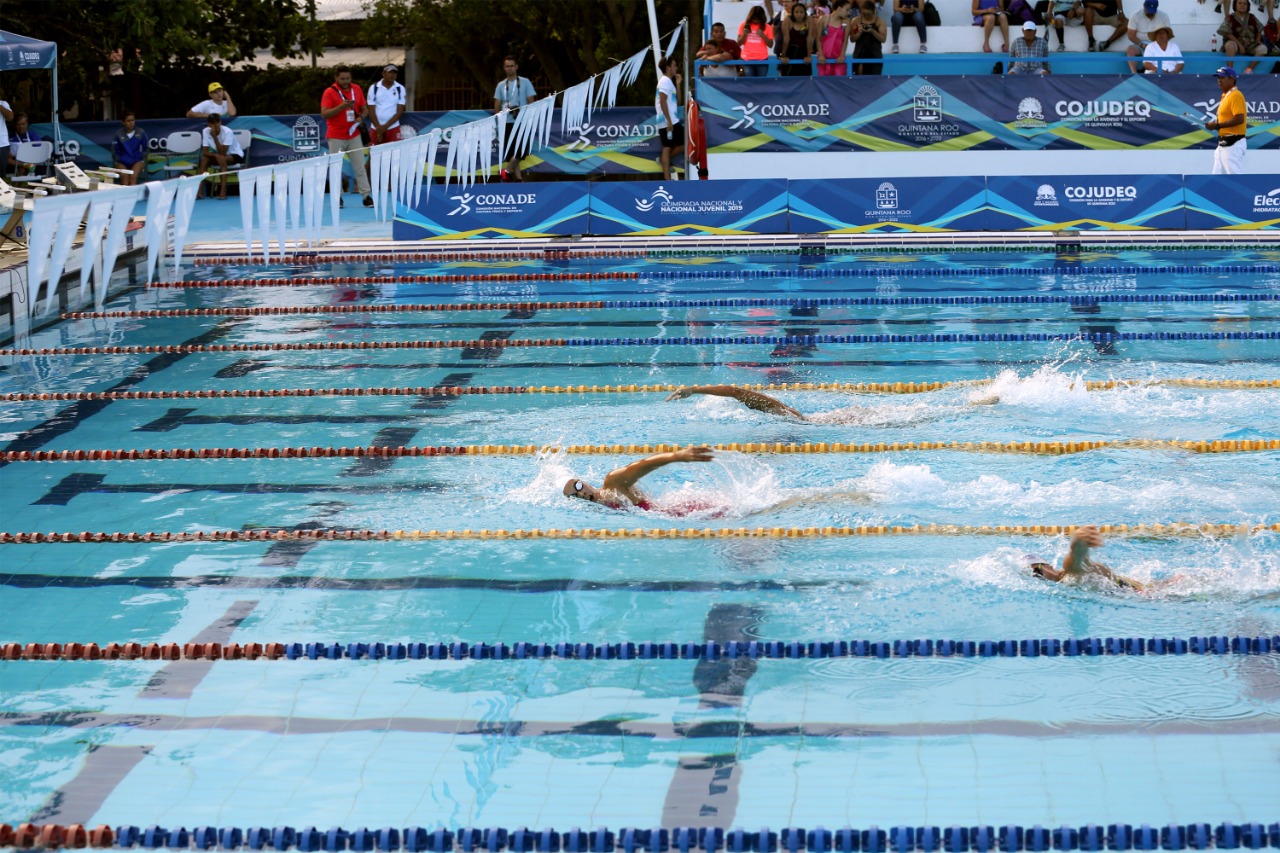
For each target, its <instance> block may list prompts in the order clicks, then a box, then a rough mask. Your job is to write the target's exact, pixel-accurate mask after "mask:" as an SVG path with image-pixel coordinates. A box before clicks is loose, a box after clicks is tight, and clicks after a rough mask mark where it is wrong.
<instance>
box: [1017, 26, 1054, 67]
mask: <svg viewBox="0 0 1280 853" xmlns="http://www.w3.org/2000/svg"><path fill="white" fill-rule="evenodd" d="M1036 32H1037V30H1036V25H1035V24H1033V23H1032V22H1031V21H1027V22H1026V23H1025V24H1023V25H1022V38H1020V39H1015V40H1014V42H1013V44H1011V45H1009V59H1011V60H1014V61H1012V62H1010V63H1009V70H1008V72H1007V73H1009V74H1048V73H1049V62H1048V59H1049V42H1048V41H1047V40H1046V39H1042V38H1040V37H1039V36H1037V35H1036ZM1017 60H1023V61H1021V62H1019V61H1017ZM1032 60H1041V61H1032Z"/></svg>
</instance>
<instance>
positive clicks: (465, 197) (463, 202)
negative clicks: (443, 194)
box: [445, 193, 475, 216]
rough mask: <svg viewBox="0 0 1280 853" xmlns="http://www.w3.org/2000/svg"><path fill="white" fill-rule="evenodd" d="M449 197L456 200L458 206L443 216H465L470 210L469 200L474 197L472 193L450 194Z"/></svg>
mask: <svg viewBox="0 0 1280 853" xmlns="http://www.w3.org/2000/svg"><path fill="white" fill-rule="evenodd" d="M449 198H450V199H451V200H452V201H456V202H457V203H458V206H457V207H455V208H454V209H453V210H451V211H449V212H448V213H446V214H445V216H466V215H467V214H468V213H470V212H471V200H472V199H473V198H475V195H474V194H472V193H463V194H462V195H451V196H449Z"/></svg>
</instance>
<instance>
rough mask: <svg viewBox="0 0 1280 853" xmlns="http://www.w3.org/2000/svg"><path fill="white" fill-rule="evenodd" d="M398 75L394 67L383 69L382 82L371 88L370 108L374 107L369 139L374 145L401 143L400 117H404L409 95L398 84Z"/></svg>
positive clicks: (389, 66)
mask: <svg viewBox="0 0 1280 853" xmlns="http://www.w3.org/2000/svg"><path fill="white" fill-rule="evenodd" d="M398 73H399V71H398V69H397V68H396V67H395V66H394V65H388V66H387V67H385V68H383V69H382V80H380V81H379V82H377V83H374V84H373V85H372V86H370V87H369V106H371V107H373V118H372V119H371V120H370V122H371V124H372V125H373V127H372V128H371V129H370V139H369V142H370V144H372V145H381V144H382V143H384V142H398V141H400V117H401V116H402V115H404V107H405V101H406V99H407V94H406V93H405V90H404V86H402V85H401V84H400V83H398V82H396V74H398Z"/></svg>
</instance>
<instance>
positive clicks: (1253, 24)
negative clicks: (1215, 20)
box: [1218, 0, 1267, 74]
mask: <svg viewBox="0 0 1280 853" xmlns="http://www.w3.org/2000/svg"><path fill="white" fill-rule="evenodd" d="M1218 34H1219V35H1220V36H1222V52H1223V53H1225V54H1226V55H1227V56H1231V57H1235V56H1266V55H1267V46H1266V44H1265V43H1264V42H1263V40H1262V24H1261V23H1259V21H1258V19H1257V18H1255V17H1254V16H1253V15H1251V14H1250V13H1249V0H1232V2H1231V14H1230V15H1227V17H1226V18H1224V19H1223V21H1222V26H1220V27H1218ZM1234 65H1235V63H1234V62H1232V61H1231V60H1230V59H1228V60H1227V67H1228V68H1230V67H1232V66H1234ZM1257 67H1258V61H1257V60H1256V59H1255V60H1254V61H1253V62H1251V63H1249V66H1248V67H1247V68H1245V70H1244V73H1245V74H1252V73H1253V69H1255V68H1257Z"/></svg>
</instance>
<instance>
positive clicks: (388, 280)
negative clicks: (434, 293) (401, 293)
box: [147, 258, 640, 288]
mask: <svg viewBox="0 0 1280 853" xmlns="http://www.w3.org/2000/svg"><path fill="white" fill-rule="evenodd" d="M343 260H344V261H346V260H347V259H346V258H343ZM638 278H640V273H638V272H584V273H563V272H512V273H495V274H484V275H481V274H479V273H443V274H441V275H334V276H328V277H326V278H304V277H302V276H295V277H294V278H225V279H216V280H215V279H211V280H209V281H156V282H152V283H151V284H149V285H147V287H151V288H156V287H163V288H186V287H332V286H333V285H335V284H440V283H446V282H447V283H450V284H452V283H455V282H461V281H466V282H476V283H480V284H485V283H489V282H511V281H624V280H633V279H638Z"/></svg>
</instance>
